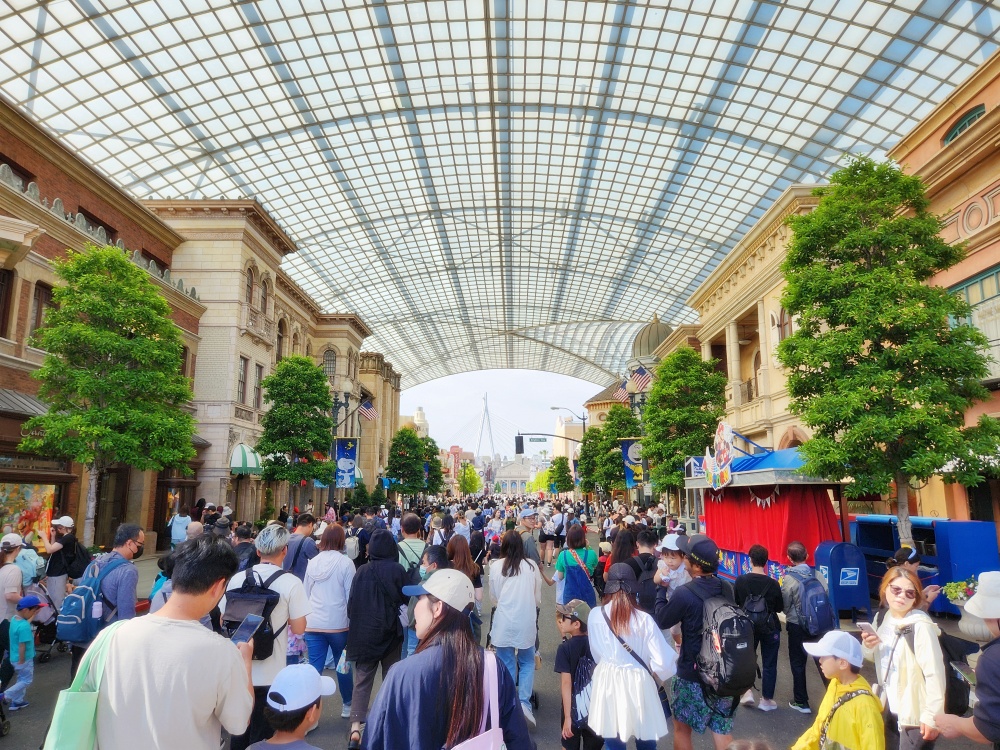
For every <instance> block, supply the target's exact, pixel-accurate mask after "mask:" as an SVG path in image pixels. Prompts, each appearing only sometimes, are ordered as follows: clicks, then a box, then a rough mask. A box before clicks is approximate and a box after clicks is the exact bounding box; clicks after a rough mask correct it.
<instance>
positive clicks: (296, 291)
mask: <svg viewBox="0 0 1000 750" xmlns="http://www.w3.org/2000/svg"><path fill="white" fill-rule="evenodd" d="M275 285H276V288H278V289H281V290H282V291H283V292H285V294H287V295H288V296H290V297H292V298H293V299H294V300H295V301H296V302H298V303H299V304H300V305H302V307H304V308H305V309H306V310H308V311H309V312H310V313H311V314H312V316H313V319H316V318H317V317H319V316H320V315H321V314H322V311H321V310H320V307H319V305H317V304H316V302H315V301H314V300H313V298H312V297H310V296H309V295H308V294H306V292H305V290H304V289H303V288H302V287H300V286H299V285H298V284H296V283H295V282H294V281H292V277H291V276H289V275H288V274H287V273H285V272H284V271H282V270H281V269H280V268H279V269H278V271H277V273H276V274H275Z"/></svg>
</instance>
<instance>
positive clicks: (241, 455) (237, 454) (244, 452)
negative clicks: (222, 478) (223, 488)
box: [229, 443, 263, 474]
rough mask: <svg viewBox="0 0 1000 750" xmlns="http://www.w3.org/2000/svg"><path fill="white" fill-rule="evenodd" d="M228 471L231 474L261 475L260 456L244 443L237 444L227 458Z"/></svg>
mask: <svg viewBox="0 0 1000 750" xmlns="http://www.w3.org/2000/svg"><path fill="white" fill-rule="evenodd" d="M229 471H230V472H231V473H233V474H262V473H263V470H262V469H261V467H260V454H259V453H258V452H257V451H255V450H254V449H253V448H251V447H250V446H249V445H247V444H246V443H239V444H238V445H237V446H236V447H235V448H233V455H232V456H230V458H229Z"/></svg>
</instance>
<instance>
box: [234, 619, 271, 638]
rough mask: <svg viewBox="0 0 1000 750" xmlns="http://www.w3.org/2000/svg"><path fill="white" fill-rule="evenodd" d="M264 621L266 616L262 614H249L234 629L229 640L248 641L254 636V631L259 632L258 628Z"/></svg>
mask: <svg viewBox="0 0 1000 750" xmlns="http://www.w3.org/2000/svg"><path fill="white" fill-rule="evenodd" d="M262 622H264V618H263V617H261V616H260V615H247V616H246V617H244V618H243V622H241V623H240V625H239V627H238V628H236V630H235V631H233V634H232V636H230V638H229V640H231V641H232V642H233V643H246V642H247V641H249V640H250V639H251V638H253V636H254V633H256V632H257V628H259V627H260V624H261V623H262Z"/></svg>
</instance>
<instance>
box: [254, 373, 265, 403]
mask: <svg viewBox="0 0 1000 750" xmlns="http://www.w3.org/2000/svg"><path fill="white" fill-rule="evenodd" d="M263 381H264V365H257V375H256V379H255V380H254V384H253V408H254V409H259V408H260V407H261V401H262V400H263V398H264V389H263V387H262V386H261V383H262V382H263Z"/></svg>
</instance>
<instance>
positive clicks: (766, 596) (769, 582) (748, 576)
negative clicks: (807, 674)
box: [736, 544, 785, 711]
mask: <svg viewBox="0 0 1000 750" xmlns="http://www.w3.org/2000/svg"><path fill="white" fill-rule="evenodd" d="M749 554H750V565H751V566H753V567H752V569H751V571H750V572H749V573H744V574H743V575H741V576H740V577H739V578H737V579H736V604H737V605H738V606H740V607H743V608H744V609H745V610H746V611H747V613H748V616H749V617H750V619H751V620H754V628H753V647H754V650H757V648H758V647H759V648H760V659H761V664H762V666H763V671H762V677H761V683H760V695H761V698H760V703H759V704H758V705H757V708H759V709H760V710H761V711H774V710H775V709H776V708H778V704H777V703H776V702H775V700H774V684H775V682H776V681H777V678H778V650H779V647H780V646H781V623H780V622H779V621H778V613H779V612H781V611H783V610H784V606H785V604H784V600H783V598H782V596H781V586H779V585H778V582H777V581H776V580H774V579H773V578H771V577H770V576H769V575H768V574H767V549H766V548H765V547H763V546H762V545H760V544H755V545H753V546H752V547H751V548H750V552H749ZM748 600H749V601H750V602H751V606H749V607H748V606H746V605H747V601H748ZM761 605H763V607H764V608H765V609H766V615H765V616H761V615H760V614H757V615H754V614H751V612H752V611H753V610H754V607H760V606H761ZM755 618H756V619H755ZM740 703H742V704H743V705H751V706H752V705H753V688H751V689H750V690H747V692H746V693H745V694H744V696H743V698H742V699H741V700H740Z"/></svg>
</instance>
